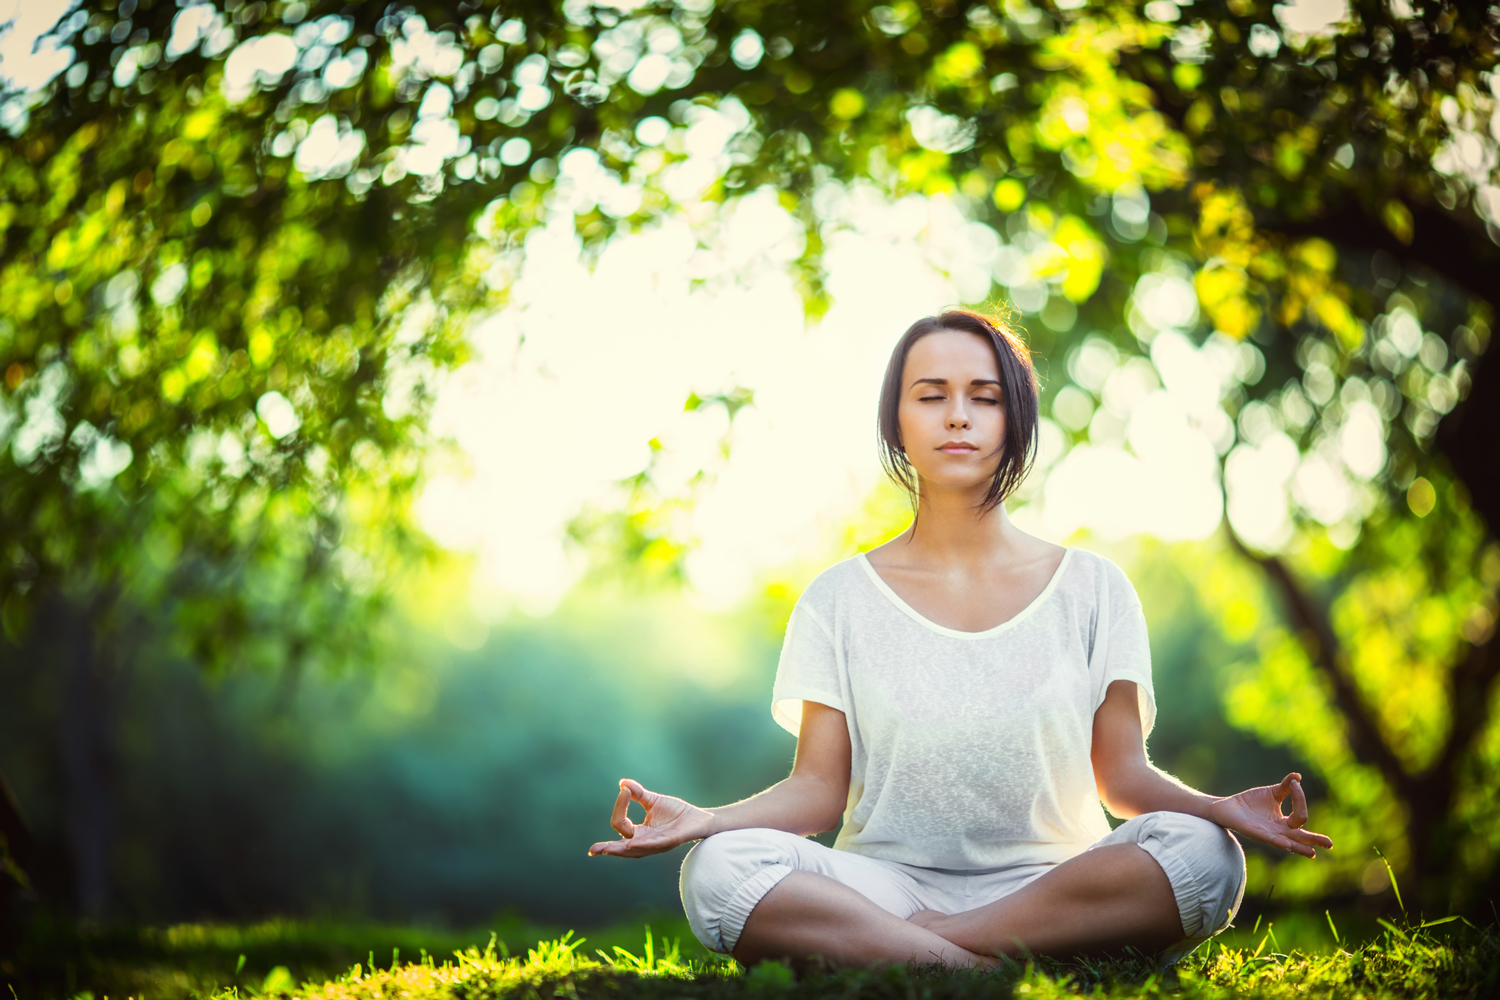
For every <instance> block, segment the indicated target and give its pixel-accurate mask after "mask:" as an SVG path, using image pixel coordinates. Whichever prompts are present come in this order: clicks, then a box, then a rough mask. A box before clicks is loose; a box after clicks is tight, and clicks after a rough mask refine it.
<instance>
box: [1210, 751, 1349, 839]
mask: <svg viewBox="0 0 1500 1000" xmlns="http://www.w3.org/2000/svg"><path fill="white" fill-rule="evenodd" d="M1288 797H1290V798H1291V800H1292V812H1291V814H1290V815H1283V814H1282V812H1281V804H1282V803H1283V802H1285V801H1286V800H1287V798H1288ZM1208 818H1209V819H1211V820H1213V821H1214V822H1215V823H1218V824H1219V825H1220V826H1223V827H1228V828H1229V829H1231V830H1233V831H1235V832H1236V833H1243V834H1244V835H1245V836H1247V837H1249V838H1250V839H1252V840H1258V841H1260V842H1261V843H1262V844H1269V845H1270V846H1271V847H1279V848H1281V849H1282V850H1283V851H1291V852H1292V853H1293V854H1301V855H1303V856H1304V857H1308V858H1314V857H1317V855H1318V852H1317V851H1316V850H1314V848H1317V847H1322V848H1325V849H1326V848H1330V847H1332V846H1333V841H1331V840H1329V839H1328V838H1327V837H1325V836H1323V835H1322V834H1321V833H1313V832H1312V831H1310V830H1304V829H1302V824H1304V823H1306V822H1307V796H1305V795H1303V794H1302V775H1300V774H1297V773H1296V772H1293V773H1291V774H1289V775H1287V776H1286V777H1285V778H1282V779H1281V784H1279V785H1261V786H1260V787H1259V788H1250V789H1247V790H1245V791H1243V792H1240V793H1239V794H1238V795H1231V796H1230V797H1229V798H1227V799H1220V800H1219V801H1217V802H1215V803H1214V804H1213V805H1212V806H1210V807H1209V817H1208Z"/></svg>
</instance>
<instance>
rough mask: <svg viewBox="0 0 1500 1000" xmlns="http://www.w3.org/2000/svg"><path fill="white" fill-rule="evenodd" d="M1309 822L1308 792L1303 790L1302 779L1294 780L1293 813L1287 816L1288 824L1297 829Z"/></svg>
mask: <svg viewBox="0 0 1500 1000" xmlns="http://www.w3.org/2000/svg"><path fill="white" fill-rule="evenodd" d="M1306 822H1307V794H1306V793H1305V792H1303V791H1302V782H1301V781H1300V780H1298V781H1294V782H1292V814H1291V815H1290V816H1288V817H1287V818H1286V825H1287V826H1289V827H1291V828H1292V829H1294V830H1295V829H1297V828H1298V827H1300V826H1302V824H1304V823H1306Z"/></svg>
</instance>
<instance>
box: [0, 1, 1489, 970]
mask: <svg viewBox="0 0 1500 1000" xmlns="http://www.w3.org/2000/svg"><path fill="white" fill-rule="evenodd" d="M1486 10H1487V8H1485V7H1483V6H1482V5H1474V6H1473V7H1462V8H1460V7H1443V8H1440V9H1439V8H1436V7H1432V6H1431V5H1427V6H1424V5H1420V4H1413V3H1407V2H1404V0H1393V2H1389V3H1385V2H1352V0H1351V2H1345V0H1299V2H1296V3H1289V4H1276V5H1272V4H1268V3H1263V2H1259V0H1231V2H1229V3H1227V4H1216V5H1209V4H1204V3H1197V4H1194V3H1191V2H1185V3H1182V4H1178V3H1173V2H1171V0H1152V2H1150V3H1146V4H1144V5H1140V4H1137V3H1133V2H1114V3H1088V2H1085V0H1067V2H1064V0H1057V2H1055V3H1044V4H1035V5H1033V4H1031V3H1029V2H1027V0H1004V2H996V3H963V2H956V0H955V2H944V3H934V4H923V5H918V4H914V3H907V2H902V3H896V4H890V5H878V4H865V3H855V4H847V3H841V4H831V3H827V4H825V3H818V2H811V3H798V4H796V5H791V4H785V5H776V4H770V5H756V4H717V5H716V4H714V3H713V2H712V0H682V2H678V3H665V2H663V3H634V2H625V0H617V2H612V3H590V2H585V0H567V2H564V3H560V4H547V3H514V4H505V5H503V6H499V7H497V6H496V5H495V4H493V3H491V2H488V0H464V2H455V3H441V2H431V3H409V4H391V5H386V4H383V3H369V4H357V5H348V6H345V5H343V4H340V3H333V2H269V3H268V2H243V0H222V2H216V3H195V2H189V0H176V2H173V0H155V2H154V3H153V2H148V0H97V2H90V3H84V4H82V5H75V4H71V3H68V2H65V0H61V2H45V0H31V2H12V3H10V4H9V6H8V7H7V6H4V5H0V19H3V18H8V22H7V23H8V27H7V28H5V29H3V33H0V88H3V89H0V127H3V128H4V130H5V136H4V137H3V140H0V602H3V603H0V620H3V625H4V632H3V638H0V775H3V785H4V794H3V795H0V820H3V826H0V835H3V836H0V883H3V885H4V897H5V898H4V901H3V913H4V916H5V927H6V930H5V931H4V933H6V934H10V935H14V934H20V933H22V932H21V931H19V930H17V928H19V927H24V926H26V925H28V922H32V923H34V922H36V921H39V920H45V921H51V922H53V923H52V924H49V926H77V927H85V926H86V927H96V928H97V927H128V926H154V925H165V924H172V923H176V922H182V921H215V922H229V923H234V922H241V923H243V922H248V921H257V920H263V919H267V918H272V917H291V918H298V919H301V920H311V921H335V922H337V921H353V922H370V921H378V922H383V923H387V924H405V925H418V926H423V927H427V928H439V929H440V928H471V927H478V926H493V925H494V924H495V922H496V921H497V920H500V921H504V920H509V921H512V922H514V921H526V920H529V921H538V922H542V923H548V924H553V925H557V926H579V927H590V926H599V925H605V924H610V923H614V922H618V921H621V920H625V919H634V918H636V917H638V916H640V915H643V914H653V913H654V914H658V915H660V914H671V913H672V912H673V911H674V910H675V907H676V905H677V904H676V898H677V897H676V868H677V865H678V864H679V862H680V855H681V853H682V852H680V851H679V852H674V853H673V854H671V855H666V856H663V857H659V858H654V859H648V860H642V861H634V862H619V861H616V860H613V859H598V858H596V859H589V858H587V857H585V851H586V849H587V847H588V845H589V844H590V843H592V842H593V841H595V840H598V839H603V838H605V837H607V836H610V831H609V828H608V810H609V807H610V805H611V802H612V798H613V794H614V789H615V782H616V781H617V779H618V778H620V777H622V776H627V775H628V776H631V777H635V778H637V779H639V780H641V781H642V782H644V783H645V784H646V785H648V786H649V787H653V788H656V789H659V790H662V791H666V792H670V793H672V794H676V795H680V796H683V797H685V798H688V799H689V800H691V801H694V802H698V803H701V804H704V805H710V804H719V803H723V802H727V801H731V800H734V799H736V798H739V797H742V796H744V795H747V794H750V793H752V792H754V791H756V790H758V789H760V788H762V787H764V786H766V785H767V784H769V783H771V782H773V781H775V780H778V779H779V778H780V777H782V776H784V775H785V773H786V772H787V770H788V768H789V766H790V761H791V756H792V752H793V741H792V739H791V738H790V737H789V736H788V735H786V734H785V733H784V732H782V731H781V730H780V729H779V728H778V727H777V726H776V725H775V724H774V723H773V722H772V720H771V717H770V714H769V690H770V683H771V679H772V676H773V674H774V670H775V663H776V657H777V654H778V651H779V648H780V641H781V634H782V630H783V628H784V626H785V623H786V620H787V616H788V614H789V612H790V609H791V607H792V605H793V604H794V602H795V601H796V599H797V596H798V594H799V593H800V592H801V589H802V588H803V587H804V586H805V585H806V584H807V583H808V581H809V580H811V579H812V577H814V576H815V575H816V574H817V573H818V572H820V571H821V570H822V569H824V568H826V567H827V566H829V565H830V564H832V563H833V562H835V561H837V560H839V559H842V558H847V557H848V556H850V555H852V554H854V553H855V552H857V551H860V550H862V549H866V548H869V547H871V546H873V545H875V544H879V543H880V542H881V541H884V540H885V539H886V538H889V537H890V536H892V535H893V534H895V533H897V532H898V531H900V530H902V529H903V528H904V527H905V526H906V524H907V523H908V520H909V511H908V509H907V507H906V505H905V501H904V499H903V498H902V497H901V496H900V495H899V494H898V493H897V492H896V491H895V490H894V489H893V488H892V487H890V486H889V485H888V484H886V483H884V482H883V481H882V477H881V473H880V468H879V463H878V460H877V456H876V450H875V440H876V437H875V419H874V417H875V413H874V404H875V398H876V394H877V391H878V381H879V376H880V372H881V370H882V368H883V366H884V364H885V360H886V357H887V355H888V353H889V351H890V349H891V347H892V345H893V344H894V342H895V340H896V339H897V337H899V335H900V334H901V332H902V331H903V330H904V329H905V328H906V326H907V325H909V324H910V323H911V322H912V321H914V320H915V319H917V318H919V317H921V316H925V315H930V314H933V313H935V312H938V311H940V310H941V309H943V308H945V307H949V306H954V305H970V306H974V307H977V308H984V309H990V310H992V311H995V312H997V313H1000V314H1003V315H1006V316H1008V317H1009V318H1010V319H1011V321H1012V322H1014V323H1015V324H1017V325H1018V326H1019V327H1020V328H1023V329H1024V331H1025V333H1026V337H1027V339H1028V341H1029V343H1030V344H1031V346H1032V349H1033V350H1034V352H1035V354H1036V361H1037V366H1038V370H1039V373H1040V374H1041V376H1042V380H1043V384H1042V396H1043V412H1044V414H1045V415H1046V416H1045V419H1044V420H1043V421H1042V428H1041V449H1040V453H1039V456H1038V460H1037V464H1036V467H1035V469H1034V471H1033V472H1032V474H1031V476H1030V478H1029V479H1028V480H1027V481H1026V483H1025V484H1024V485H1023V487H1022V488H1021V490H1020V491H1019V493H1018V494H1017V495H1016V497H1015V498H1014V499H1013V500H1012V502H1011V504H1010V510H1011V513H1012V516H1013V517H1014V519H1015V520H1016V522H1017V523H1018V524H1019V525H1021V526H1022V527H1023V528H1025V529H1026V530H1028V531H1031V532H1034V533H1036V534H1038V535H1040V536H1042V537H1045V538H1049V539H1052V540H1054V541H1057V542H1060V543H1065V544H1070V545H1078V546H1083V547H1086V548H1090V549H1093V550H1096V551H1099V552H1102V553H1104V554H1106V555H1108V556H1109V557H1110V558H1112V559H1114V560H1116V561H1117V562H1118V563H1120V565H1121V566H1123V567H1124V568H1125V570H1126V571H1127V572H1128V573H1129V575H1130V577H1131V579H1132V580H1133V581H1134V582H1135V586H1136V588H1137V590H1138V592H1139V593H1140V596H1141V599H1142V602H1143V604H1144V606H1145V611H1146V616H1147V619H1148V622H1149V624H1150V628H1151V638H1152V653H1153V659H1154V668H1155V671H1156V675H1155V676H1156V690H1157V694H1158V698H1159V705H1160V716H1159V722H1158V725H1157V727H1156V731H1155V733H1154V734H1153V736H1152V738H1151V746H1150V749H1151V753H1152V756H1153V758H1154V760H1155V761H1156V762H1157V763H1158V764H1160V765H1161V766H1163V767H1165V768H1167V769H1168V770H1170V771H1171V772H1173V773H1174V774H1176V775H1178V776H1179V777H1181V778H1182V779H1183V780H1184V781H1187V782H1188V783H1190V784H1193V785H1195V786H1196V787H1199V788H1202V789H1204V790H1206V791H1209V792H1213V793H1219V794H1229V793H1233V792H1236V791H1239V790H1241V789H1242V788H1245V787H1248V786H1250V785H1254V784H1263V783H1267V782H1272V781H1275V780H1278V779H1279V778H1280V777H1281V775H1282V774H1284V773H1285V772H1286V771H1288V770H1291V769H1297V770H1300V771H1302V772H1303V773H1304V775H1305V776H1306V779H1307V780H1306V783H1307V787H1308V790H1309V794H1310V796H1311V798H1312V799H1313V816H1314V822H1313V823H1312V825H1313V826H1314V828H1316V829H1318V830H1320V831H1322V832H1326V833H1327V834H1329V835H1330V836H1331V837H1332V838H1333V840H1334V841H1335V843H1336V844H1337V845H1338V846H1337V848H1336V849H1335V850H1334V851H1332V852H1327V853H1325V854H1324V855H1323V856H1321V857H1319V858H1318V859H1317V860H1316V861H1315V862H1306V861H1302V860H1299V859H1286V858H1280V857H1276V856H1273V855H1272V854H1270V853H1269V852H1264V853H1263V852H1260V851H1258V850H1255V851H1252V852H1251V857H1250V879H1251V881H1250V885H1249V888H1248V889H1247V894H1246V899H1247V904H1246V911H1245V913H1246V914H1247V915H1248V916H1256V915H1259V914H1263V913H1266V912H1273V911H1277V908H1278V907H1279V908H1281V909H1282V910H1286V909H1291V910H1296V911H1300V912H1305V913H1317V914H1321V911H1323V910H1325V909H1331V910H1333V911H1334V912H1337V913H1348V914H1353V915H1355V916H1353V917H1351V918H1350V919H1364V920H1372V919H1373V918H1374V916H1376V915H1379V914H1381V913H1388V912H1393V911H1392V910H1391V908H1392V907H1393V906H1395V905H1396V904H1395V900H1394V896H1393V893H1392V891H1391V886H1392V880H1391V876H1390V874H1389V873H1388V869H1387V867H1386V864H1385V862H1384V861H1383V860H1382V855H1383V857H1384V858H1385V859H1389V862H1390V865H1391V866H1392V869H1393V870H1394V873H1395V877H1396V878H1397V879H1398V880H1399V882H1400V884H1401V886H1402V888H1403V891H1404V892H1405V894H1406V900H1405V902H1406V905H1408V906H1411V907H1413V908H1414V909H1416V908H1420V909H1421V910H1422V911H1423V912H1426V913H1428V914H1438V913H1447V912H1450V911H1451V912H1481V911H1482V912H1485V913H1488V912H1489V905H1490V902H1489V901H1490V900H1491V899H1492V897H1493V896H1494V894H1495V891H1496V888H1497V881H1496V880H1497V877H1500V874H1497V867H1496V858H1495V852H1496V848H1497V846H1500V824H1497V816H1496V808H1497V807H1496V802H1497V801H1500V799H1497V796H1496V791H1497V785H1500V776H1497V770H1496V768H1497V764H1500V725H1497V723H1496V705H1497V697H1500V695H1497V691H1496V685H1495V683H1494V679H1495V676H1496V674H1497V672H1500V658H1497V657H1496V656H1495V655H1494V652H1493V643H1492V637H1493V634H1494V625H1495V616H1496V609H1497V604H1496V600H1497V598H1496V595H1497V587H1500V546H1497V543H1496V539H1495V533H1494V531H1493V529H1492V527H1491V525H1493V524H1495V523H1497V522H1496V518H1497V517H1500V483H1497V470H1500V451H1497V448H1496V445H1495V443H1494V442H1495V441H1496V436H1495V435H1496V432H1497V431H1500V415H1497V403H1496V400H1497V398H1500V395H1497V389H1496V386H1495V383H1496V379H1497V378H1500V375H1497V372H1500V367H1497V365H1496V364H1495V363H1494V362H1490V361H1486V360H1485V356H1486V352H1487V350H1488V348H1489V344H1490V338H1491V330H1492V325H1493V323H1494V314H1495V304H1496V301H1497V298H1496V293H1497V289H1500V281H1497V280H1496V275H1497V274H1500V186H1497V184H1500V179H1497V174H1496V169H1497V163H1500V151H1497V137H1500V111H1497V99H1496V94H1497V93H1500V77H1497V76H1496V75H1495V73H1494V71H1493V70H1494V62H1495V53H1496V52H1497V51H1500V40H1497V37H1496V18H1495V17H1494V16H1493V11H1492V10H1491V11H1489V13H1486ZM1377 852H1378V853H1377ZM1413 900H1415V902H1413ZM1321 919H1322V917H1321V915H1320V916H1319V920H1321ZM79 921H81V923H78V922H79ZM226 947H230V950H231V951H232V950H234V948H237V947H241V945H230V946H226ZM356 951H358V949H356ZM358 954H360V955H362V954H363V952H362V951H358ZM242 964H243V963H242ZM70 975H71V973H70ZM70 982H71V981H70Z"/></svg>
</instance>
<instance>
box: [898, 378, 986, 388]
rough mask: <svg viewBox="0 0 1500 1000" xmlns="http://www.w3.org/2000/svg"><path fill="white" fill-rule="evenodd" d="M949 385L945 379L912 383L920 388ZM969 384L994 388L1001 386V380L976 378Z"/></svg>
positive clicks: (924, 379)
mask: <svg viewBox="0 0 1500 1000" xmlns="http://www.w3.org/2000/svg"><path fill="white" fill-rule="evenodd" d="M947 384H948V380H947V379H945V378H919V379H917V380H916V381H914V382H913V383H912V385H913V386H918V385H947ZM969 384H970V385H994V386H998V385H1000V380H999V379H993V378H976V379H972V380H970V382H969Z"/></svg>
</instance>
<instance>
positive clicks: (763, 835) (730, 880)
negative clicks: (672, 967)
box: [678, 830, 791, 951]
mask: <svg viewBox="0 0 1500 1000" xmlns="http://www.w3.org/2000/svg"><path fill="white" fill-rule="evenodd" d="M790 836H791V834H783V833H781V832H780V831H777V830H726V831H725V832H723V833H716V834H714V835H713V836H712V837H706V838H704V839H703V840H700V841H699V842H698V844H697V845H696V846H695V847H694V848H693V849H692V850H691V851H689V852H688V854H687V857H685V858H683V859H682V872H681V875H680V877H679V880H678V890H679V891H680V893H681V895H682V908H683V911H684V912H685V913H686V914H687V918H688V923H689V924H690V925H692V928H693V931H694V933H695V934H696V935H697V936H698V939H699V940H700V941H702V942H703V943H704V944H705V945H707V946H708V947H709V948H711V949H713V950H715V951H721V950H727V949H724V948H723V947H722V946H721V944H720V940H721V939H720V936H719V933H718V917H719V915H720V914H722V913H723V912H724V909H725V906H726V904H727V903H728V901H729V899H730V898H731V897H732V896H733V895H734V894H735V893H736V892H738V891H739V889H740V887H741V886H742V885H744V884H745V883H746V882H747V881H749V880H750V879H751V878H752V877H754V875H755V873H756V872H757V871H759V870H760V869H762V868H764V867H766V866H767V865H771V864H775V863H777V862H781V861H783V860H784V859H783V854H784V853H785V852H784V851H782V850H779V849H778V848H779V845H778V844H777V840H778V839H779V838H780V837H790Z"/></svg>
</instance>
